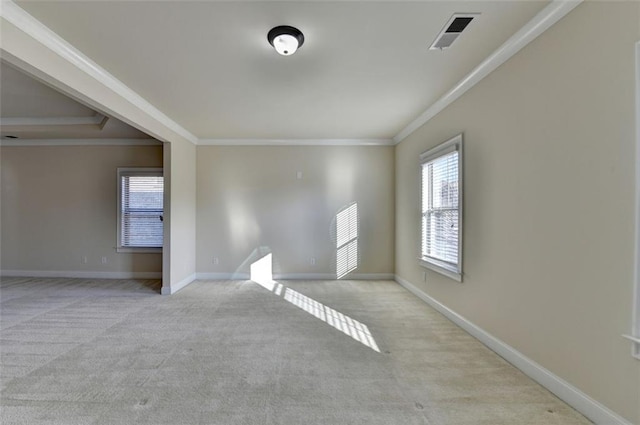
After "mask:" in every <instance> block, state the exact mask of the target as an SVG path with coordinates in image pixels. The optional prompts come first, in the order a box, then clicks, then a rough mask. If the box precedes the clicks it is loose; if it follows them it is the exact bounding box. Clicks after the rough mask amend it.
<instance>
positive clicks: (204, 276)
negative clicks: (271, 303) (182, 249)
mask: <svg viewBox="0 0 640 425" xmlns="http://www.w3.org/2000/svg"><path fill="white" fill-rule="evenodd" d="M196 278H197V279H198V280H249V279H250V278H251V276H250V275H249V273H196ZM273 279H275V280H336V275H335V274H334V273H280V274H278V273H276V274H274V275H273ZM341 280H394V275H393V274H391V273H360V274H358V273H354V274H350V275H347V276H345V277H344V278H343V279H341Z"/></svg>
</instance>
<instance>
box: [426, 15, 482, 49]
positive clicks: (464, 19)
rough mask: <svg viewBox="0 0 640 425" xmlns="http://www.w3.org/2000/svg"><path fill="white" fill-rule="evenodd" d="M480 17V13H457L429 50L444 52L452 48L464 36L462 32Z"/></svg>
mask: <svg viewBox="0 0 640 425" xmlns="http://www.w3.org/2000/svg"><path fill="white" fill-rule="evenodd" d="M478 15H479V13H455V14H454V15H453V16H452V17H451V19H449V22H447V24H446V25H445V26H444V28H443V29H442V31H440V33H439V34H438V36H437V37H436V39H435V41H434V42H433V44H431V47H429V49H430V50H442V49H446V48H448V47H451V45H452V44H453V42H454V41H456V39H457V38H458V37H459V36H460V34H462V31H464V29H465V28H467V26H468V25H469V24H470V23H471V21H473V20H474V19H475V18H476V17H477V16H478Z"/></svg>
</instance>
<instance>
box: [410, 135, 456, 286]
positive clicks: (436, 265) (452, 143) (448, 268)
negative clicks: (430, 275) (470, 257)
mask: <svg viewBox="0 0 640 425" xmlns="http://www.w3.org/2000/svg"><path fill="white" fill-rule="evenodd" d="M463 142H464V137H463V134H462V133H460V134H458V135H456V136H454V137H452V138H450V139H449V140H447V141H445V142H442V143H440V144H439V145H436V146H434V147H432V148H431V149H429V150H427V151H425V152H423V153H421V154H420V197H419V199H420V216H421V217H420V233H421V234H422V233H423V231H424V229H422V223H423V218H424V217H423V214H424V211H423V210H422V208H423V199H422V196H423V195H424V187H423V186H422V184H423V182H424V178H423V173H424V165H425V164H427V163H430V162H432V161H435V160H437V159H438V158H441V157H443V156H445V155H448V154H450V153H452V152H457V153H458V262H457V263H456V264H452V263H447V262H445V261H441V260H439V259H437V258H431V257H428V256H423V252H422V243H423V241H422V237H421V238H420V247H419V248H418V252H420V257H419V258H418V259H419V261H420V265H421V266H423V267H425V268H428V269H429V270H433V271H435V272H437V273H440V274H442V275H444V276H447V277H449V278H451V279H453V280H455V281H456V282H462V244H463V239H464V238H463V206H464V173H463V171H464V153H463V144H464V143H463Z"/></svg>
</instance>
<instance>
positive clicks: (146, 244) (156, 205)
mask: <svg viewBox="0 0 640 425" xmlns="http://www.w3.org/2000/svg"><path fill="white" fill-rule="evenodd" d="M163 205H164V177H163V175H162V169H161V168H119V169H118V251H119V252H131V251H135V252H142V251H148V252H158V251H160V250H161V249H162V243H163V213H164V211H163Z"/></svg>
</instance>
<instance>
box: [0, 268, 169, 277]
mask: <svg viewBox="0 0 640 425" xmlns="http://www.w3.org/2000/svg"><path fill="white" fill-rule="evenodd" d="M0 276H2V277H50V278H70V279H74V278H78V279H160V278H161V277H162V273H160V272H101V271H76V270H0Z"/></svg>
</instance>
